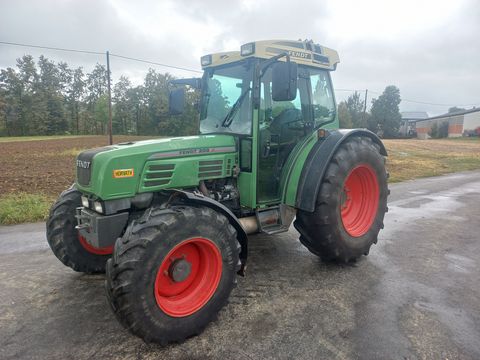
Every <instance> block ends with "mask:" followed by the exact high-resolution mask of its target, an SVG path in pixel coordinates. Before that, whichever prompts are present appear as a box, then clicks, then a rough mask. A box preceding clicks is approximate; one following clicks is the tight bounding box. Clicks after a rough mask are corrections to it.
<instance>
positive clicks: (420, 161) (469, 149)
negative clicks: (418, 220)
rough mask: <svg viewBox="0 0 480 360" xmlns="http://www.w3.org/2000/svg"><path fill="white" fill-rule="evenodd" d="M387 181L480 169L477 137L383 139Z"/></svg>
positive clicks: (479, 144) (479, 142)
mask: <svg viewBox="0 0 480 360" xmlns="http://www.w3.org/2000/svg"><path fill="white" fill-rule="evenodd" d="M384 143H385V145H386V147H387V151H388V155H389V156H388V158H387V168H388V171H389V172H390V180H389V181H390V182H399V181H405V180H413V179H417V178H422V177H428V176H438V175H443V174H448V173H453V172H458V171H467V170H475V169H480V139H478V138H476V139H472V138H460V139H442V140H414V139H411V140H385V141H384Z"/></svg>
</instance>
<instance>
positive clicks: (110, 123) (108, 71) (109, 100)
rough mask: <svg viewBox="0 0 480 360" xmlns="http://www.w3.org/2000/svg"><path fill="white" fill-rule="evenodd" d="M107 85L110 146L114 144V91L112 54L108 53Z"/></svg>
mask: <svg viewBox="0 0 480 360" xmlns="http://www.w3.org/2000/svg"><path fill="white" fill-rule="evenodd" d="M107 83H108V138H109V144H110V145H112V144H113V138H112V89H111V86H110V53H109V52H108V51H107Z"/></svg>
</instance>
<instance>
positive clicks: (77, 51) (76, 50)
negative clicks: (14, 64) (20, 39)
mask: <svg viewBox="0 0 480 360" xmlns="http://www.w3.org/2000/svg"><path fill="white" fill-rule="evenodd" d="M0 44H4V45H13V46H22V47H30V48H36V49H47V50H55V51H66V52H74V53H82V54H93V55H105V53H104V52H100V51H90V50H78V49H67V48H60V47H51V46H40V45H32V44H20V43H14V42H8V41H0ZM110 56H114V57H117V58H121V59H126V60H132V61H137V62H142V63H146V64H151V65H157V66H163V67H167V68H172V69H177V70H184V71H191V72H196V73H201V71H199V70H193V69H188V68H184V67H180V66H174V65H168V64H162V63H157V62H154V61H149V60H143V59H137V58H132V57H129V56H124V55H118V54H110Z"/></svg>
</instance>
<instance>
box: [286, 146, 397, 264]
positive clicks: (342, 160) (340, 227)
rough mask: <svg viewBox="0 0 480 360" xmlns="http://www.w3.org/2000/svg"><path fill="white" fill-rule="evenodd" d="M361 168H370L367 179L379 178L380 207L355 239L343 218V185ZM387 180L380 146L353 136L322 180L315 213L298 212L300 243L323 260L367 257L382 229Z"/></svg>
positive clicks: (348, 260) (338, 153)
mask: <svg viewBox="0 0 480 360" xmlns="http://www.w3.org/2000/svg"><path fill="white" fill-rule="evenodd" d="M362 166H363V167H365V168H367V169H371V170H368V171H370V173H368V171H367V177H368V176H370V177H371V176H373V177H375V178H376V182H377V184H378V197H377V196H373V197H374V198H377V199H378V207H377V208H376V213H374V212H372V213H371V214H372V216H370V217H369V219H368V221H366V222H365V224H363V226H364V227H363V228H364V230H363V231H362V232H360V231H357V232H358V234H354V235H355V236H352V233H355V229H353V228H350V227H348V226H345V225H344V220H343V218H342V206H345V201H344V200H345V195H344V194H345V193H344V186H345V184H346V180H347V178H348V177H349V175H350V174H352V173H353V172H354V170H355V169H357V168H358V167H362ZM368 174H371V175H368ZM387 178H388V174H387V172H386V170H385V157H384V156H382V155H381V154H380V147H379V146H378V144H375V143H374V142H373V141H372V140H371V139H370V138H368V137H353V138H351V139H349V140H347V141H346V142H345V143H344V144H342V145H340V146H339V148H338V150H337V151H336V152H335V154H334V155H333V158H332V160H331V162H330V164H329V165H328V167H327V170H326V173H325V176H324V178H323V180H322V184H321V187H320V190H319V192H318V196H317V201H316V208H315V211H314V212H313V213H309V212H306V211H301V210H300V211H299V212H298V213H297V217H296V220H295V222H294V226H295V228H296V229H297V230H298V231H299V233H300V241H301V243H302V244H303V245H305V247H307V249H308V250H310V251H311V252H312V253H313V254H315V255H318V256H320V258H321V259H322V260H324V261H337V262H345V263H347V262H350V261H354V260H356V259H358V258H359V257H360V256H362V255H368V252H369V250H370V247H371V246H372V244H376V243H377V238H378V233H379V232H380V230H381V229H382V228H383V218H384V216H385V212H386V211H387V196H388V193H389V190H388V185H387ZM375 193H376V191H375ZM342 202H343V204H342ZM373 208H375V206H373ZM372 211H374V210H372ZM370 223H371V224H370ZM368 224H370V225H368ZM347 229H348V230H347Z"/></svg>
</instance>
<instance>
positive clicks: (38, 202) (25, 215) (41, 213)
mask: <svg viewBox="0 0 480 360" xmlns="http://www.w3.org/2000/svg"><path fill="white" fill-rule="evenodd" d="M53 201H54V200H53V199H52V198H51V197H49V196H47V195H42V194H27V193H18V194H7V195H4V196H2V197H0V224H2V225H11V224H20V223H25V222H36V221H45V220H46V219H47V216H48V211H49V209H50V206H51V205H52V203H53Z"/></svg>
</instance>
